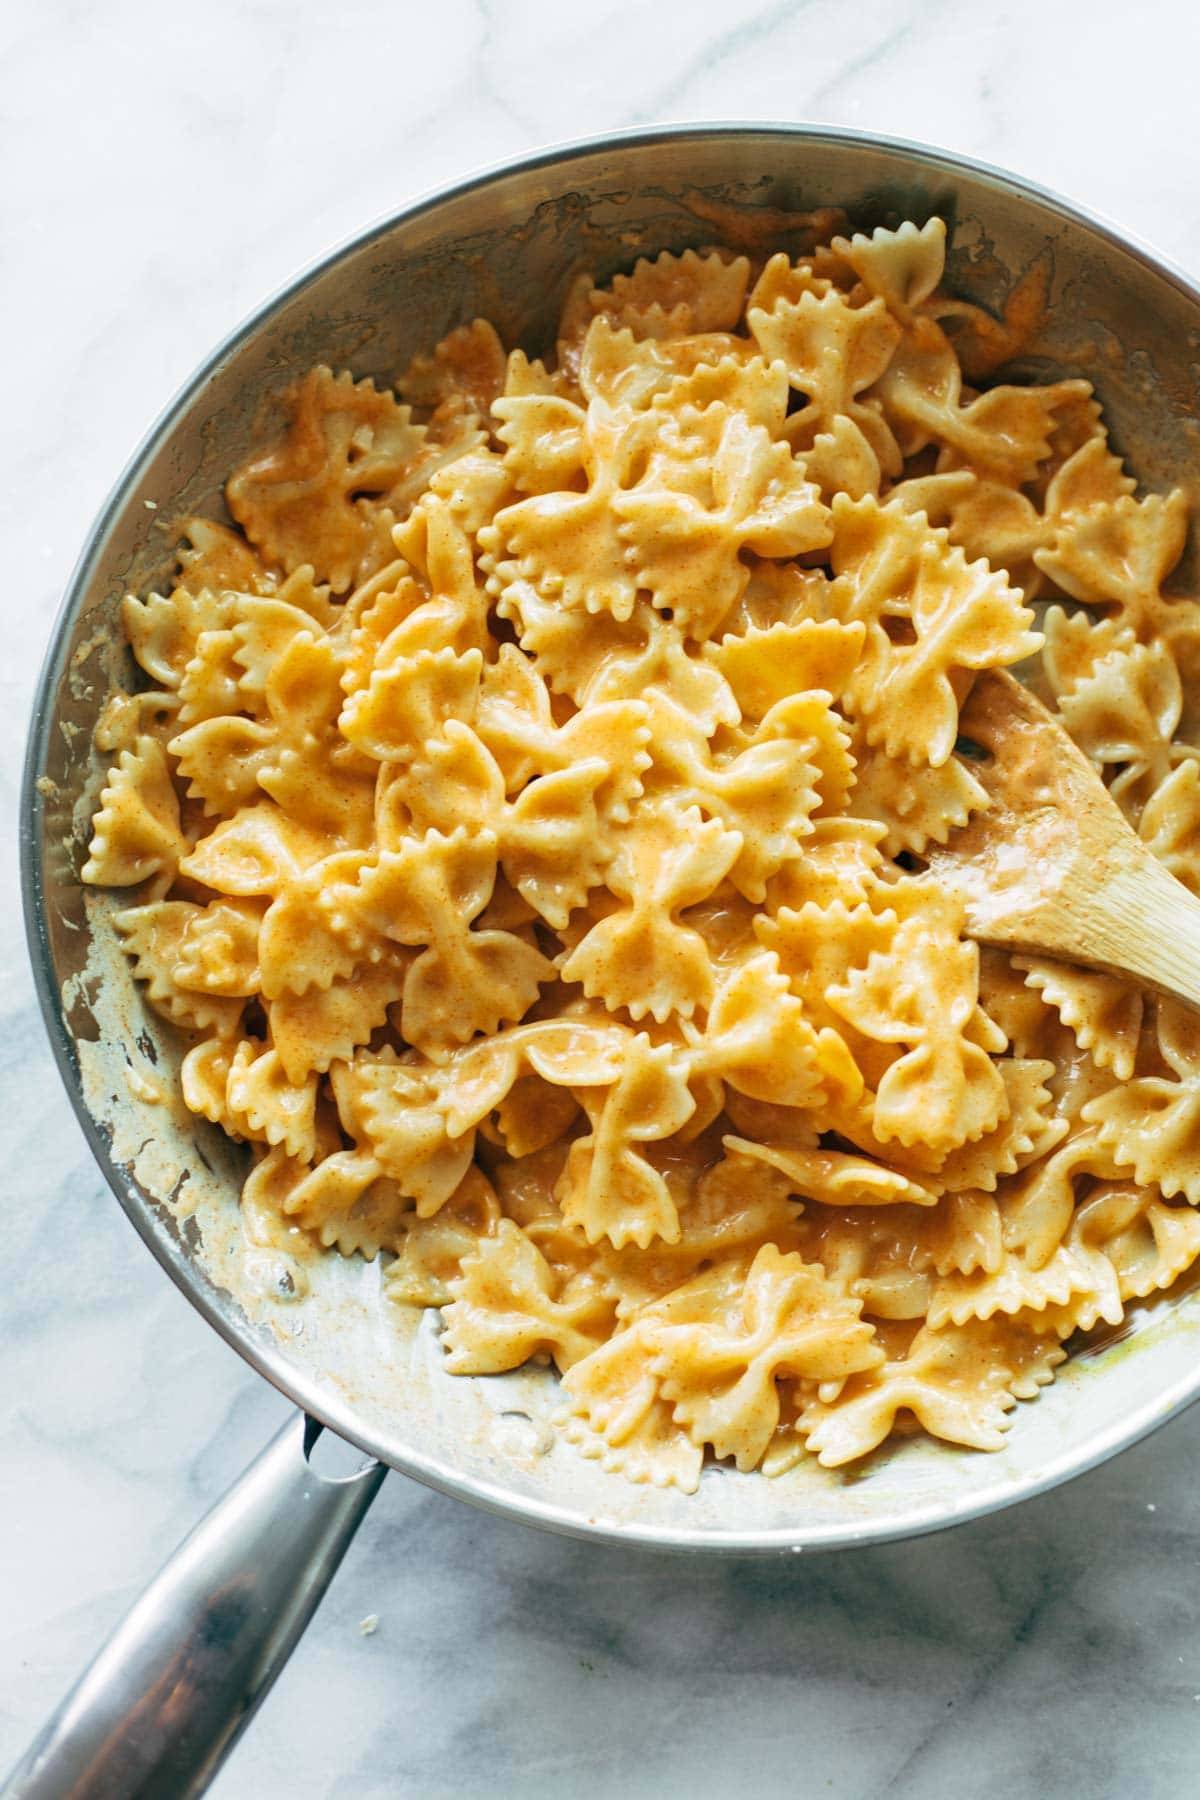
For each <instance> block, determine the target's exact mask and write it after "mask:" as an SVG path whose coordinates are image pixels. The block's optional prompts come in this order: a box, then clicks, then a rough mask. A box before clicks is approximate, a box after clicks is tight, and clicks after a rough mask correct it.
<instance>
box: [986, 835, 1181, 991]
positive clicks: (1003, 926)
mask: <svg viewBox="0 0 1200 1800" xmlns="http://www.w3.org/2000/svg"><path fill="white" fill-rule="evenodd" d="M1128 851H1129V854H1128V857H1127V860H1124V861H1123V862H1122V863H1121V864H1120V865H1119V866H1116V867H1113V868H1110V869H1101V870H1099V871H1095V872H1094V874H1093V880H1092V882H1090V883H1086V884H1085V883H1083V882H1068V883H1066V884H1064V885H1063V886H1061V887H1059V888H1058V890H1057V891H1056V892H1052V893H1047V894H1044V895H1043V897H1042V899H1041V901H1040V903H1039V904H1038V906H1037V908H1036V912H1035V913H1034V914H1031V915H1030V916H1028V917H1027V918H1026V919H1024V920H1021V919H1018V918H1013V919H1006V920H1003V921H1001V920H997V919H995V918H992V917H980V918H979V919H978V921H977V924H978V926H979V929H978V931H977V932H976V933H975V935H977V936H978V937H980V939H982V940H983V941H986V942H989V943H993V944H1004V945H1005V946H1006V947H1009V948H1013V949H1019V950H1035V949H1036V950H1037V951H1038V952H1039V953H1040V954H1042V955H1045V956H1053V957H1058V958H1059V959H1060V960H1062V961H1067V962H1074V963H1088V964H1091V965H1093V966H1095V967H1097V968H1102V969H1107V970H1109V971H1111V972H1112V973H1113V974H1116V975H1130V976H1132V977H1133V978H1134V980H1136V981H1141V982H1144V983H1145V985H1146V986H1147V987H1152V988H1155V989H1157V990H1158V991H1159V992H1161V993H1165V994H1169V995H1171V996H1172V997H1173V998H1174V999H1178V1000H1186V1001H1188V1002H1189V1003H1190V1004H1191V1005H1192V1006H1200V900H1197V899H1196V898H1195V896H1194V895H1193V894H1191V893H1189V891H1188V889H1187V888H1185V887H1184V885H1183V883H1182V882H1180V881H1177V880H1176V879H1175V877H1174V876H1173V875H1172V874H1171V872H1170V870H1169V869H1165V868H1164V867H1163V865H1162V864H1161V863H1160V862H1159V861H1158V860H1157V859H1156V858H1155V857H1154V856H1152V855H1151V854H1150V852H1149V851H1148V850H1145V849H1144V848H1143V847H1142V845H1141V844H1140V843H1138V842H1137V840H1136V839H1135V838H1134V837H1133V835H1132V833H1130V834H1129V839H1128ZM983 910H984V909H981V911H983ZM971 912H972V909H971V908H970V906H968V909H967V923H968V929H969V930H973V929H974V925H973V922H972V917H971Z"/></svg>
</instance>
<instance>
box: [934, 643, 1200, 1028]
mask: <svg viewBox="0 0 1200 1800" xmlns="http://www.w3.org/2000/svg"><path fill="white" fill-rule="evenodd" d="M959 730H960V732H961V734H962V736H963V738H965V739H967V740H968V741H970V742H973V743H975V744H978V745H979V746H981V748H982V749H983V750H985V751H987V752H988V755H987V758H986V759H985V760H981V761H980V762H978V763H976V762H972V765H971V767H972V773H973V774H974V775H975V776H976V777H977V779H978V780H979V781H980V782H981V783H982V785H983V786H984V787H985V788H986V789H987V793H988V797H989V799H990V802H991V804H990V806H989V808H988V810H987V811H986V812H980V813H976V814H975V816H974V817H973V818H972V820H971V821H970V823H969V824H968V825H966V826H964V827H963V829H962V830H961V831H958V832H956V833H955V834H954V835H953V837H952V838H951V839H950V841H949V843H948V844H947V845H946V847H945V848H944V849H932V848H931V850H930V851H929V853H928V857H929V865H930V868H931V869H933V870H934V871H935V873H936V874H937V876H938V878H939V880H941V881H943V882H944V883H945V884H946V886H948V887H951V888H953V889H955V891H956V892H958V893H960V894H961V895H962V897H963V899H964V900H965V901H966V904H967V930H968V931H969V932H970V934H971V936H972V937H975V938H978V939H979V940H980V941H981V942H982V943H986V944H1002V945H1004V946H1005V947H1007V948H1009V949H1013V950H1026V951H1036V952H1037V953H1038V954H1039V955H1044V956H1051V957H1057V958H1058V959H1059V960H1060V961H1063V962H1072V963H1087V964H1090V965H1092V966H1094V967H1095V968H1098V969H1107V970H1110V971H1112V972H1114V973H1116V974H1118V975H1129V976H1132V977H1133V979H1134V980H1135V981H1140V982H1143V983H1144V984H1145V985H1146V986H1148V987H1152V988H1157V989H1158V990H1160V991H1161V992H1163V993H1166V994H1171V995H1173V996H1175V997H1176V998H1178V999H1181V1000H1187V1001H1190V1002H1191V1003H1192V1004H1193V1005H1195V1006H1200V900H1197V899H1195V898H1194V897H1193V896H1192V895H1191V894H1190V893H1189V892H1188V890H1187V888H1185V887H1184V886H1183V884H1182V882H1179V881H1176V879H1175V877H1174V876H1173V875H1172V874H1170V873H1169V871H1168V870H1166V869H1165V868H1164V867H1163V865H1162V864H1161V863H1160V862H1159V861H1158V860H1157V859H1156V858H1155V857H1154V856H1153V855H1152V854H1151V852H1150V851H1149V850H1148V849H1147V848H1146V846H1145V844H1143V843H1142V841H1141V839H1140V838H1139V837H1138V836H1137V835H1136V833H1135V832H1134V831H1133V830H1132V829H1131V827H1130V826H1129V825H1128V824H1127V823H1126V821H1125V818H1124V816H1123V815H1122V813H1121V811H1120V808H1119V807H1118V806H1117V804H1116V802H1115V800H1113V799H1112V797H1111V796H1110V794H1109V792H1108V790H1107V788H1106V787H1105V786H1104V783H1103V782H1102V781H1101V780H1100V777H1099V776H1098V775H1097V774H1096V772H1095V770H1094V769H1093V768H1092V766H1091V764H1090V763H1089V762H1088V760H1087V758H1086V757H1085V756H1084V755H1083V752H1082V751H1081V750H1079V749H1078V748H1077V747H1076V745H1075V744H1074V743H1073V742H1072V741H1071V739H1070V738H1069V737H1068V736H1067V733H1066V732H1065V731H1064V730H1063V729H1062V727H1061V725H1058V724H1056V722H1055V720H1054V719H1053V718H1052V717H1051V715H1050V714H1049V713H1048V712H1047V711H1046V708H1045V707H1044V706H1043V705H1042V704H1041V703H1040V701H1038V700H1036V699H1035V698H1034V696H1033V695H1032V694H1031V693H1029V692H1028V690H1027V689H1026V688H1024V687H1022V685H1021V683H1020V682H1019V681H1016V680H1014V678H1013V677H1012V676H1011V675H1009V674H1007V673H1005V671H1003V670H998V669H993V670H989V671H987V672H986V673H985V674H983V675H981V676H980V677H979V679H978V680H977V681H976V683H975V686H974V687H973V688H972V690H971V694H970V697H969V699H968V701H967V704H966V705H965V707H964V708H963V711H962V715H961V720H960V724H959Z"/></svg>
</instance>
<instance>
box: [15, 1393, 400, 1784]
mask: <svg viewBox="0 0 1200 1800" xmlns="http://www.w3.org/2000/svg"><path fill="white" fill-rule="evenodd" d="M320 1432H321V1427H320V1426H319V1425H317V1424H316V1423H315V1422H314V1421H313V1420H311V1419H308V1418H306V1417H305V1415H304V1414H303V1413H297V1414H296V1415H295V1417H294V1418H292V1419H290V1420H289V1421H288V1423H287V1424H286V1425H285V1426H284V1427H283V1429H282V1431H280V1432H279V1434H278V1435H277V1436H276V1437H275V1438H273V1439H272V1441H271V1442H270V1444H268V1446H267V1448H266V1449H265V1450H264V1451H263V1452H262V1454H261V1456H259V1457H258V1458H257V1459H256V1460H255V1461H254V1462H252V1463H251V1464H250V1466H249V1468H248V1469H247V1470H246V1471H245V1473H244V1474H243V1475H242V1476H241V1477H240V1478H239V1479H238V1480H237V1481H236V1482H235V1483H234V1485H233V1487H231V1488H230V1490H229V1492H228V1493H227V1494H225V1495H224V1497H223V1498H222V1499H220V1500H219V1501H218V1502H217V1504H216V1505H215V1506H214V1507H213V1509H212V1511H211V1512H210V1513H208V1514H207V1516H206V1517H205V1518H203V1519H202V1520H201V1521H200V1523H199V1525H197V1526H196V1528H195V1530H194V1531H193V1532H192V1533H191V1534H190V1536H188V1537H186V1538H185V1539H184V1541H183V1543H182V1544H180V1546H179V1548H178V1549H177V1550H176V1552H175V1554H174V1555H173V1556H172V1557H171V1558H170V1559H169V1560H168V1562H167V1563H166V1564H165V1565H164V1567H163V1568H162V1569H160V1570H159V1572H158V1574H157V1575H156V1576H155V1577H154V1580H153V1581H152V1582H151V1583H150V1585H149V1587H148V1588H147V1589H146V1590H145V1592H144V1593H143V1594H142V1595H141V1597H140V1599H138V1600H137V1601H136V1602H135V1604H134V1606H133V1608H132V1609H131V1611H130V1612H129V1613H127V1614H126V1616H125V1618H124V1619H123V1620H122V1622H121V1624H120V1625H118V1627H117V1629H116V1631H115V1632H114V1633H113V1635H112V1637H111V1638H109V1640H108V1642H107V1644H105V1646H104V1648H103V1649H102V1650H101V1651H100V1653H99V1655H98V1656H97V1657H96V1659H95V1661H94V1662H93V1663H92V1664H91V1665H90V1666H89V1667H88V1668H87V1669H86V1670H85V1671H84V1674H83V1675H82V1676H81V1677H80V1679H79V1681H78V1682H77V1683H76V1685H75V1686H74V1687H73V1688H72V1689H71V1691H70V1693H69V1694H68V1695H67V1697H66V1699H65V1700H64V1701H63V1702H62V1705H61V1706H60V1707H59V1708H58V1710H57V1712H56V1713H54V1714H53V1716H52V1717H51V1718H50V1720H49V1721H48V1723H47V1724H46V1726H45V1727H44V1729H43V1730H42V1732H41V1733H40V1735H39V1736H38V1738H37V1739H36V1740H35V1742H34V1743H33V1744H32V1745H31V1747H30V1749H29V1750H28V1751H27V1752H26V1754H25V1756H24V1757H23V1758H22V1760H21V1762H20V1763H19V1764H18V1766H17V1767H16V1768H15V1769H14V1770H13V1772H12V1774H11V1775H10V1776H9V1778H8V1780H7V1781H6V1782H5V1784H4V1786H3V1787H2V1788H0V1796H2V1797H3V1800H17V1796H20V1800H64V1796H67V1795H69V1796H70V1800H168V1796H169V1800H189V1797H190V1796H193V1795H196V1794H202V1793H203V1792H204V1790H205V1788H207V1786H208V1784H209V1782H210V1781H211V1780H212V1778H213V1776H214V1775H215V1774H216V1772H217V1770H218V1768H219V1767H220V1765H221V1763H222V1762H223V1761H224V1759H225V1757H226V1755H227V1754H228V1752H229V1751H230V1749H231V1748H232V1747H233V1745H234V1743H235V1742H236V1741H237V1739H238V1737H239V1736H240V1734H241V1733H242V1731H244V1730H245V1728H246V1726H247V1725H248V1724H249V1723H250V1720H251V1719H252V1718H253V1716H254V1714H255V1712H256V1710H257V1709H258V1706H259V1704H260V1702H261V1701H262V1700H263V1698H264V1697H265V1695H266V1693H267V1691H268V1689H269V1688H270V1686H271V1684H272V1682H273V1681H274V1680H275V1677H276V1676H277V1675H278V1674H279V1672H280V1670H281V1669H282V1668H283V1665H284V1663H285V1662H286V1661H287V1659H288V1657H289V1656H290V1654H291V1652H292V1649H293V1647H294V1646H295V1644H296V1642H297V1640H298V1639H299V1637H300V1634H301V1632H302V1631H303V1630H304V1628H305V1626H306V1625H307V1624H308V1621H309V1620H310V1619H311V1617H312V1615H313V1613H314V1612H315V1611H316V1609H317V1606H318V1604H319V1603H320V1600H321V1597H322V1595H323V1594H324V1592H325V1589H326V1588H327V1587H328V1586H329V1583H330V1580H331V1579H332V1577H333V1574H334V1572H335V1570H336V1569H337V1567H338V1564H339V1563H340V1562H341V1560H342V1557H343V1556H344V1555H345V1552H346V1550H347V1548H348V1546H349V1543H350V1540H351V1538H352V1537H353V1536H354V1533H355V1531H356V1530H357V1529H358V1526H359V1524H360V1522H361V1521H362V1519H363V1517H364V1515H365V1513H366V1511H367V1508H368V1507H369V1506H370V1504H371V1502H372V1500H373V1499H374V1498H375V1495H376V1493H377V1492H378V1491H379V1486H380V1483H381V1482H382V1480H383V1478H384V1475H385V1474H386V1473H387V1471H386V1468H385V1467H384V1465H383V1464H382V1463H378V1462H374V1461H372V1460H371V1459H369V1458H367V1459H365V1460H364V1459H362V1458H361V1456H360V1455H358V1453H355V1454H356V1455H358V1464H357V1466H354V1464H353V1459H350V1458H349V1452H348V1450H347V1459H343V1460H342V1461H341V1463H340V1466H339V1465H337V1464H336V1463H335V1468H336V1473H332V1474H330V1475H324V1474H322V1473H321V1469H320V1468H319V1467H318V1466H317V1461H316V1459H315V1458H311V1452H312V1450H313V1448H314V1446H315V1444H316V1442H317V1439H318V1437H319V1435H320ZM310 1458H311V1460H310ZM347 1468H348V1469H349V1471H350V1472H349V1473H346V1472H345V1471H346V1470H347Z"/></svg>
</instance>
